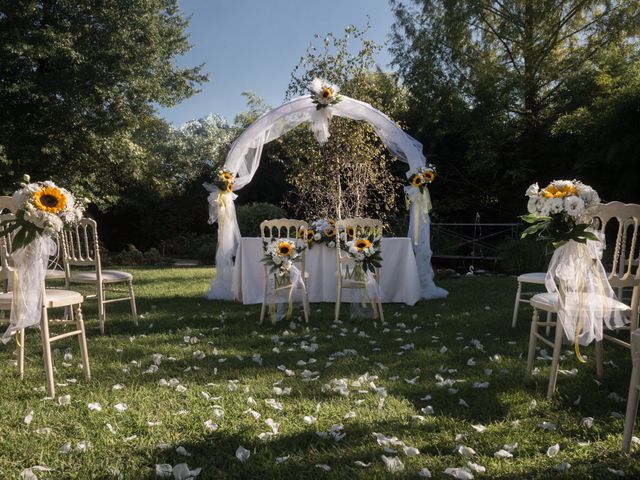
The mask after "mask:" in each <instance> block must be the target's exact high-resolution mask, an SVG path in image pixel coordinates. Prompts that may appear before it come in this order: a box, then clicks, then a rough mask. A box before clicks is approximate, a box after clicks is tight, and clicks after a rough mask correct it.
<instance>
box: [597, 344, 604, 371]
mask: <svg viewBox="0 0 640 480" xmlns="http://www.w3.org/2000/svg"><path fill="white" fill-rule="evenodd" d="M596 377H598V378H602V377H604V343H603V341H602V340H600V341H599V342H596Z"/></svg>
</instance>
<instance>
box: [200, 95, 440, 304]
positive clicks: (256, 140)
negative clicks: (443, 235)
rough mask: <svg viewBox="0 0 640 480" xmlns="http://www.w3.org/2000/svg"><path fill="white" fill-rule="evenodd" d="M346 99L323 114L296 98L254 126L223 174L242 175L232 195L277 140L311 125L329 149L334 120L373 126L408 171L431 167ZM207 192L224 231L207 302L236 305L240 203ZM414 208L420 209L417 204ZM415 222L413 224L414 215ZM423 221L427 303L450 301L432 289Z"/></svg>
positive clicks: (387, 123) (406, 141)
mask: <svg viewBox="0 0 640 480" xmlns="http://www.w3.org/2000/svg"><path fill="white" fill-rule="evenodd" d="M341 98H342V100H341V101H340V102H339V103H337V104H334V105H330V106H327V107H325V108H321V109H317V108H316V104H315V103H314V102H313V99H312V97H311V96H310V95H308V96H303V97H299V98H295V99H293V100H291V101H289V102H287V103H285V104H283V105H281V106H280V107H277V108H275V109H273V110H271V111H269V112H267V113H265V114H264V115H262V116H261V117H260V118H258V119H257V120H256V121H255V122H253V123H252V124H251V125H250V126H249V127H248V128H247V129H246V130H245V131H244V132H243V133H242V134H241V135H240V136H239V137H238V139H237V140H236V141H235V142H234V143H233V144H232V145H231V149H230V150H229V153H228V155H227V159H226V161H225V164H224V168H227V169H229V170H230V171H231V172H233V173H235V174H236V175H237V177H236V178H235V180H234V185H233V190H234V191H237V190H240V189H241V188H243V187H244V186H245V185H247V184H248V183H249V182H250V181H251V180H252V178H253V176H254V175H255V173H256V171H257V169H258V166H259V164H260V157H261V155H262V147H263V146H264V144H265V143H268V142H270V141H272V140H275V139H276V138H278V137H280V136H281V135H283V134H285V133H287V132H288V131H290V130H292V129H293V128H295V127H297V126H298V125H300V124H302V123H305V122H309V125H310V129H311V131H312V132H313V134H314V136H315V138H316V140H318V142H320V143H325V142H326V141H327V140H328V139H329V121H330V119H331V117H332V116H338V117H344V118H349V119H352V120H358V121H363V122H366V123H368V124H369V125H371V126H372V128H373V129H374V131H375V132H376V134H377V135H378V136H379V137H380V139H381V140H382V142H383V143H384V144H385V145H386V146H387V148H388V149H389V150H390V151H391V153H393V154H394V155H395V156H396V157H397V158H398V159H399V160H401V161H403V162H405V163H407V164H409V171H416V170H417V169H418V168H419V167H424V166H425V165H426V161H425V157H424V155H423V154H422V144H421V143H420V142H418V141H417V140H416V139H414V138H412V137H411V136H409V135H407V134H406V133H405V132H404V131H402V129H400V128H399V127H398V125H397V124H396V123H395V122H394V121H393V120H391V119H390V118H389V117H387V116H386V115H385V114H384V113H382V112H380V111H379V110H376V109H375V108H373V107H372V106H371V105H369V104H368V103H364V102H360V101H358V100H354V99H353V98H349V97H347V96H344V95H343V96H342V97H341ZM205 188H207V189H209V191H211V192H212V193H211V195H210V196H209V204H210V205H212V204H216V205H215V206H213V208H214V209H217V210H215V212H216V213H217V219H216V218H215V216H214V218H213V221H216V220H217V221H218V225H219V226H218V249H217V251H216V268H217V276H216V278H215V279H214V280H213V282H212V284H211V287H210V289H209V292H208V293H207V298H209V299H224V300H231V299H233V295H232V293H231V281H232V272H231V271H232V266H233V260H232V259H233V256H234V255H235V251H236V248H237V246H238V244H239V242H240V230H239V228H238V225H237V220H236V218H235V208H233V200H234V198H235V197H231V196H229V197H227V199H226V204H225V208H220V202H219V198H218V197H219V195H218V194H217V192H216V191H215V190H213V189H212V188H215V187H212V186H211V185H209V184H205ZM227 195H228V194H227ZM412 208H415V204H414V206H412ZM223 213H224V215H223ZM411 218H412V219H413V215H412V216H411ZM221 221H222V222H221ZM418 221H419V224H420V225H419V228H418V231H419V232H420V237H419V242H418V244H417V245H415V244H414V250H415V254H416V259H417V261H418V271H419V273H420V281H421V284H422V285H421V286H422V293H423V298H441V297H444V296H446V295H447V292H446V291H445V290H443V289H440V288H438V287H436V286H435V284H434V283H433V269H432V268H431V248H430V242H429V225H428V223H429V216H428V214H426V215H419V220H418ZM410 228H413V227H410ZM412 231H413V230H410V232H409V236H413V235H412V234H411V232H412Z"/></svg>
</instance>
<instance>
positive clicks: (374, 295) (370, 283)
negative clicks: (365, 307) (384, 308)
mask: <svg viewBox="0 0 640 480" xmlns="http://www.w3.org/2000/svg"><path fill="white" fill-rule="evenodd" d="M364 289H365V291H366V292H367V297H368V298H369V300H370V301H371V303H373V302H377V301H379V300H380V298H381V292H380V285H378V282H377V281H376V276H375V275H374V274H373V272H369V271H368V272H366V273H365V274H364Z"/></svg>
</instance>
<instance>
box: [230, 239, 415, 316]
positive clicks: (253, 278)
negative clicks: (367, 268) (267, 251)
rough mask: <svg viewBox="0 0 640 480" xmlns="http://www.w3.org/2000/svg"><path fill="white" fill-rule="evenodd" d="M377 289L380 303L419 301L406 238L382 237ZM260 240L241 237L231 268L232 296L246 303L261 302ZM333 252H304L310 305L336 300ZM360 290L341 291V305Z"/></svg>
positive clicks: (318, 248) (322, 247)
mask: <svg viewBox="0 0 640 480" xmlns="http://www.w3.org/2000/svg"><path fill="white" fill-rule="evenodd" d="M381 253H382V268H381V270H380V288H381V290H382V302H383V303H405V304H407V305H414V304H415V303H416V302H417V301H418V300H420V278H419V276H418V268H417V265H416V259H415V256H414V254H413V249H412V248H411V240H410V239H409V238H383V239H382V243H381ZM262 256H263V252H262V240H261V239H260V238H246V237H245V238H242V240H241V241H240V246H239V247H238V251H237V253H236V261H235V264H234V267H233V287H232V289H233V293H234V295H235V297H236V300H238V301H241V302H242V303H244V304H245V305H246V304H256V303H262V289H263V286H264V264H263V263H261V262H260V260H261V259H262ZM336 268H337V260H336V250H335V248H328V247H326V246H325V245H323V244H321V245H314V246H313V247H312V248H311V249H309V250H307V252H306V271H307V274H308V278H307V282H306V284H307V290H308V292H309V301H310V302H335V301H336V282H337V279H336ZM360 292H361V291H360V290H359V289H343V290H342V298H343V302H345V303H348V302H358V301H360Z"/></svg>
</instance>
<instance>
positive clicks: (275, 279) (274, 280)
mask: <svg viewBox="0 0 640 480" xmlns="http://www.w3.org/2000/svg"><path fill="white" fill-rule="evenodd" d="M308 228H309V225H308V224H307V222H305V221H302V220H292V219H288V218H281V219H278V220H265V221H263V222H262V223H261V224H260V236H261V238H262V244H263V247H264V248H265V251H264V253H265V254H267V250H266V249H267V248H268V246H269V245H270V244H271V243H272V242H274V241H276V240H280V241H282V242H283V243H285V244H286V245H283V247H282V248H286V249H287V251H286V252H284V253H285V254H286V255H285V256H289V255H291V254H292V253H293V252H292V251H290V246H291V245H293V247H294V248H299V247H301V246H305V239H306V232H307V229H308ZM305 254H306V250H302V252H301V253H300V255H299V256H298V257H297V259H296V260H294V261H293V262H292V264H291V268H290V270H289V272H286V274H284V275H278V274H277V273H272V272H270V271H269V267H268V266H267V265H266V264H265V265H264V286H263V291H262V308H261V309H260V323H262V321H263V320H264V315H265V312H266V311H267V305H269V310H270V314H271V316H272V318H274V317H275V311H274V310H275V300H276V297H277V296H278V295H282V294H286V295H288V297H289V305H291V301H292V296H293V294H294V292H295V291H296V290H301V291H302V307H303V313H304V319H305V321H306V322H307V323H308V322H309V315H310V313H311V309H310V307H309V296H308V293H307V288H306V285H305V281H306V270H305V268H306V263H305V260H306V255H305ZM298 266H299V267H298Z"/></svg>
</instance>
